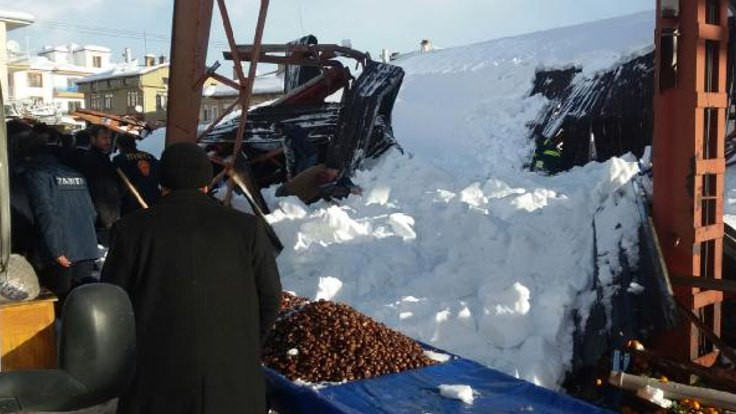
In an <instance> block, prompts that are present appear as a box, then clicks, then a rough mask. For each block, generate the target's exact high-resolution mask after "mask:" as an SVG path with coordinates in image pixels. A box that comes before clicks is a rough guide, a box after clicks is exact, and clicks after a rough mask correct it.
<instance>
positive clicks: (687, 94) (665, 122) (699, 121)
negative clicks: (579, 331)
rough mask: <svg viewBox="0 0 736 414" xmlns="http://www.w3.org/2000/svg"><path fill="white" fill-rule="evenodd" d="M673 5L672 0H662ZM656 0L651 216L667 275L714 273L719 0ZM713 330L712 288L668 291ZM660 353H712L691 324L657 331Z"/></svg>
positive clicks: (719, 186) (720, 111) (722, 16)
mask: <svg viewBox="0 0 736 414" xmlns="http://www.w3.org/2000/svg"><path fill="white" fill-rule="evenodd" d="M669 3H672V2H669ZM675 3H679V5H680V6H679V13H670V12H669V11H668V12H665V11H664V10H663V8H662V5H663V0H658V2H657V30H656V44H657V54H656V84H655V97H654V114H655V116H654V144H653V146H654V147H653V150H654V152H653V171H654V197H653V198H654V203H653V215H654V222H655V224H656V228H657V233H658V235H659V239H660V240H661V242H662V250H663V253H664V256H665V261H666V262H667V267H668V268H669V271H670V274H679V275H693V276H696V277H703V278H708V279H713V280H717V279H720V278H721V271H722V269H721V262H722V260H721V259H722V255H723V192H724V173H725V158H724V157H725V155H724V146H725V145H724V143H725V123H726V105H727V104H726V101H727V99H726V93H725V91H726V72H727V67H726V61H727V47H728V4H727V1H726V0H715V1H713V0H688V1H680V2H675ZM675 294H676V296H677V298H678V300H679V301H680V302H681V303H682V304H684V305H685V306H686V307H687V308H688V309H689V310H692V311H693V312H695V313H696V314H698V315H700V317H701V319H702V320H703V321H704V322H705V323H706V324H707V325H709V326H710V327H711V328H712V330H713V331H714V332H715V333H716V334H720V326H721V302H722V301H723V294H722V293H721V292H718V291H707V290H700V289H697V288H692V287H683V286H679V287H676V288H675ZM657 347H658V348H659V349H660V351H661V352H664V353H666V354H668V355H670V356H672V357H675V358H679V359H689V360H695V361H697V362H699V363H702V364H704V365H711V364H712V363H713V362H714V360H715V357H716V355H717V354H716V352H715V350H714V349H713V346H712V344H709V343H708V341H707V338H703V337H702V336H701V335H700V334H699V332H698V330H697V329H695V328H694V327H693V325H691V324H687V326H682V327H680V328H678V330H676V331H673V332H670V333H668V334H666V335H664V336H662V337H661V338H660V339H659V341H658V344H657Z"/></svg>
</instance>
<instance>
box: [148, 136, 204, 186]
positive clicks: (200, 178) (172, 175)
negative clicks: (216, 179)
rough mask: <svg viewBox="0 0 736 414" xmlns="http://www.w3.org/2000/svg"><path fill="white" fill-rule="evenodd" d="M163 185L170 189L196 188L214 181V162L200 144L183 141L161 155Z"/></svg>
mask: <svg viewBox="0 0 736 414" xmlns="http://www.w3.org/2000/svg"><path fill="white" fill-rule="evenodd" d="M160 172H161V186H163V187H166V188H168V189H170V190H194V189H198V188H203V187H207V186H208V185H210V181H212V164H211V163H210V159H209V158H208V157H207V154H205V152H204V150H203V149H202V148H200V147H199V145H197V144H194V143H191V142H181V143H178V144H173V145H170V146H168V147H167V148H166V149H165V150H164V153H163V154H162V155H161V165H160Z"/></svg>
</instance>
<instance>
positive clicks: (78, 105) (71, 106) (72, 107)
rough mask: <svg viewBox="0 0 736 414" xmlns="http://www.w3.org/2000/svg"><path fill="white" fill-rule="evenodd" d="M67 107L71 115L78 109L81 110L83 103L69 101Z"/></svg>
mask: <svg viewBox="0 0 736 414" xmlns="http://www.w3.org/2000/svg"><path fill="white" fill-rule="evenodd" d="M66 106H67V111H69V113H70V114H71V113H73V112H75V111H76V110H77V109H79V108H81V107H82V103H81V102H79V101H69V102H67V103H66Z"/></svg>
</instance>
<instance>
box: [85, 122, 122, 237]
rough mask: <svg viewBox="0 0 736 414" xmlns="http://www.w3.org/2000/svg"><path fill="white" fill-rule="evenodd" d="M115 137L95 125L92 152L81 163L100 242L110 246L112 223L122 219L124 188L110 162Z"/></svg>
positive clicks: (108, 131) (91, 143)
mask: <svg viewBox="0 0 736 414" xmlns="http://www.w3.org/2000/svg"><path fill="white" fill-rule="evenodd" d="M111 150H112V138H111V136H110V130H108V129H107V128H104V127H101V126H98V125H96V126H95V127H93V128H92V129H91V130H90V147H89V151H87V153H86V154H84V159H83V160H82V172H83V173H84V176H85V178H86V179H87V183H88V185H89V191H90V195H91V196H92V202H93V203H94V205H95V209H96V210H97V239H98V240H99V242H100V244H102V245H105V246H106V245H107V244H108V237H109V231H110V228H111V227H112V225H113V223H115V222H116V221H118V220H119V219H120V207H121V204H122V196H123V193H122V190H123V189H122V186H121V184H120V179H119V178H118V175H117V173H116V172H115V167H114V166H113V164H112V161H111V160H110V151H111Z"/></svg>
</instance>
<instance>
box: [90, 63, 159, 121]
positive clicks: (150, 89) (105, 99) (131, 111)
mask: <svg viewBox="0 0 736 414" xmlns="http://www.w3.org/2000/svg"><path fill="white" fill-rule="evenodd" d="M146 63H147V64H148V66H139V65H138V63H137V61H132V62H129V63H123V64H120V65H118V66H116V67H114V68H113V69H112V70H108V71H105V72H103V73H100V74H97V75H93V76H89V77H86V78H84V79H81V80H78V81H77V85H78V86H79V91H80V92H81V93H83V94H84V100H85V105H86V107H87V108H88V109H92V110H95V111H101V112H108V113H111V114H115V115H131V116H135V117H137V118H139V119H141V120H143V121H146V122H150V123H158V122H166V104H167V96H168V83H169V64H168V63H167V62H165V61H164V60H163V59H161V60H159V61H158V63H156V61H155V60H153V61H152V60H150V59H146Z"/></svg>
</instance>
